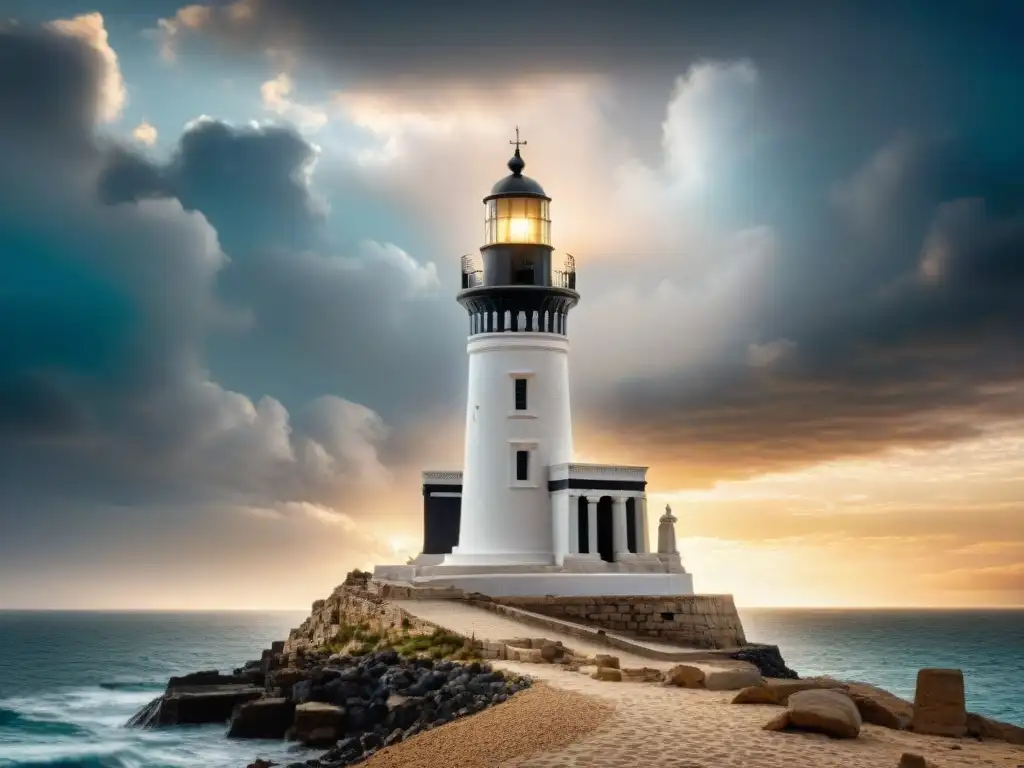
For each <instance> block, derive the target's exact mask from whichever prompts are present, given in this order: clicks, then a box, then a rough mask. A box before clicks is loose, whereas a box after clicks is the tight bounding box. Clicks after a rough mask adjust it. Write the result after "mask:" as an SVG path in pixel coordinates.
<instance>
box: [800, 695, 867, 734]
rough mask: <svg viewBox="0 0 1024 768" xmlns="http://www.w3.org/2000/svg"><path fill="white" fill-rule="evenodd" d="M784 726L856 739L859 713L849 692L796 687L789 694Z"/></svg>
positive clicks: (859, 718) (858, 729) (859, 719)
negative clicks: (847, 693)
mask: <svg viewBox="0 0 1024 768" xmlns="http://www.w3.org/2000/svg"><path fill="white" fill-rule="evenodd" d="M786 715H787V717H786V726H784V727H788V728H797V729H799V730H804V731H813V732H815V733H824V734H825V735H827V736H831V737H832V738H835V739H855V738H857V736H858V735H859V734H860V728H861V717H860V712H858V711H857V705H856V704H854V703H853V701H852V700H851V699H850V697H849V696H847V695H846V694H844V693H840V692H839V691H833V690H811V691H798V692H796V693H794V694H792V695H791V696H790V697H789V703H788V704H787V708H786Z"/></svg>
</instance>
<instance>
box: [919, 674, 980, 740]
mask: <svg viewBox="0 0 1024 768" xmlns="http://www.w3.org/2000/svg"><path fill="white" fill-rule="evenodd" d="M911 727H912V728H913V730H914V732H915V733H924V734H929V735H931V736H951V737H954V738H959V737H961V736H965V735H966V734H967V708H966V705H965V703H964V675H963V672H961V671H960V670H959V669H922V670H919V671H918V673H917V688H916V689H915V692H914V714H913V722H912V725H911Z"/></svg>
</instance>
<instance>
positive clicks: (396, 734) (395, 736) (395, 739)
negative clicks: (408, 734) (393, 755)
mask: <svg viewBox="0 0 1024 768" xmlns="http://www.w3.org/2000/svg"><path fill="white" fill-rule="evenodd" d="M404 738H405V734H404V733H402V729H401V728H396V729H395V730H393V731H392V732H391V733H389V734H388V735H387V737H386V738H385V739H384V746H385V747H390V746H391V745H392V744H399V743H400V742H401V741H402V739H404Z"/></svg>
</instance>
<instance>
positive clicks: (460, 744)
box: [360, 683, 613, 768]
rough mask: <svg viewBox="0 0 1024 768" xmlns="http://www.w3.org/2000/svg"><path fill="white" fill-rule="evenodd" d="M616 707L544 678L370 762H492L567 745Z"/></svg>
mask: <svg viewBox="0 0 1024 768" xmlns="http://www.w3.org/2000/svg"><path fill="white" fill-rule="evenodd" d="M612 711H613V708H612V707H610V706H608V705H607V704H604V703H602V702H600V701H599V700H598V699H595V698H593V697H590V696H584V695H582V694H579V693H572V692H569V691H561V690H557V689H554V688H549V687H548V686H546V685H544V684H542V683H536V684H534V687H532V688H530V689H528V690H525V691H522V692H520V693H518V694H516V695H515V696H514V697H512V698H510V699H509V700H508V701H506V702H505V703H503V704H499V705H497V706H494V707H491V708H490V709H487V710H485V711H483V712H480V713H479V714H476V715H473V716H471V717H466V718H462V719H460V720H456V721H455V722H452V723H449V724H447V725H444V726H441V727H440V728H435V729H434V730H431V731H427V732H425V733H421V734H419V735H418V736H416V738H414V739H410V740H409V741H406V742H402V743H401V744H396V745H394V746H391V747H388V748H387V749H383V750H380V751H379V752H377V753H376V754H374V755H373V756H372V757H371V758H370V759H369V760H366V761H365V762H363V763H361V764H360V766H366V768H440V767H441V766H443V768H487V766H496V765H498V764H499V763H502V762H504V761H506V760H510V759H512V758H514V757H521V756H523V755H526V754H530V753H534V752H547V751H550V750H553V749H558V748H560V747H564V746H566V745H568V744H571V743H572V742H574V741H576V740H577V739H579V738H581V737H583V736H585V735H586V734H588V733H590V732H591V731H593V730H595V729H596V728H597V727H599V726H600V725H601V724H602V723H603V722H604V721H605V719H606V718H607V717H608V716H609V715H610V714H611V713H612Z"/></svg>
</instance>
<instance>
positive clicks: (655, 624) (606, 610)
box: [492, 595, 747, 648]
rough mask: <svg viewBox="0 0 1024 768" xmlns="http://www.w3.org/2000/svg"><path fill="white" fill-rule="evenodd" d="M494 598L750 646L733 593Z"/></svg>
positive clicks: (634, 628)
mask: <svg viewBox="0 0 1024 768" xmlns="http://www.w3.org/2000/svg"><path fill="white" fill-rule="evenodd" d="M492 601H493V602H495V603H498V604H500V605H511V606H514V607H516V608H522V609H523V610H527V611H533V612H534V613H540V614H543V615H545V616H553V617H555V618H558V619H566V620H568V621H577V622H582V623H586V624H590V625H592V626H597V627H600V628H602V629H606V630H612V631H615V632H622V633H624V634H627V635H635V636H637V637H647V638H651V639H656V640H665V641H668V642H672V643H677V644H680V645H689V646H693V647H697V648H737V647H739V646H742V645H746V642H747V640H746V636H745V635H744V633H743V624H742V622H741V621H740V616H739V613H738V612H737V611H736V604H735V603H734V602H733V599H732V595H680V596H678V597H651V596H643V595H638V596H634V597H499V598H492Z"/></svg>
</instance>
